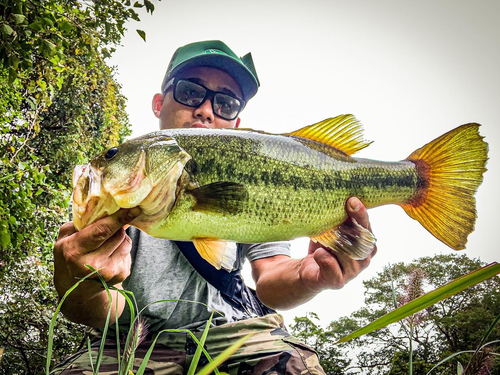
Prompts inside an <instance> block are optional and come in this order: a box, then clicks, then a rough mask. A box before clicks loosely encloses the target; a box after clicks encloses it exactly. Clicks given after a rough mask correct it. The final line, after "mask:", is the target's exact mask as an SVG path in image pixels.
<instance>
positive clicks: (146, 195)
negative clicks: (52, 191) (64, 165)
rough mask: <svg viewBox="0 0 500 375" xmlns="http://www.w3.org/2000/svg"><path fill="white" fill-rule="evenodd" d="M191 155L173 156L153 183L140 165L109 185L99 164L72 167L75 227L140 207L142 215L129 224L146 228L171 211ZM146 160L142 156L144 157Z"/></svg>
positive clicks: (81, 226) (84, 225)
mask: <svg viewBox="0 0 500 375" xmlns="http://www.w3.org/2000/svg"><path fill="white" fill-rule="evenodd" d="M190 158H191V157H190V156H189V155H188V154H187V153H186V152H184V151H182V152H180V153H179V154H178V155H177V158H175V159H176V160H173V159H174V158H172V159H171V160H170V161H169V168H167V170H166V172H165V173H164V175H163V176H161V177H160V178H156V179H155V181H154V183H153V179H152V178H150V176H148V175H147V174H146V172H145V169H144V168H142V167H140V168H138V169H136V170H135V172H134V174H133V175H131V178H130V179H129V180H128V181H127V182H126V183H123V184H120V185H118V186H116V185H115V186H111V185H110V184H109V183H107V181H106V179H105V173H104V171H103V170H102V168H98V167H96V166H95V165H93V164H92V162H90V163H88V164H86V165H77V166H75V168H74V170H73V196H72V213H73V225H74V226H75V228H76V229H77V230H81V229H83V228H85V227H86V226H88V225H90V224H92V223H94V222H96V221H97V220H99V219H101V218H103V217H106V216H110V215H112V214H114V213H115V212H117V211H118V210H119V209H121V208H125V209H127V208H133V207H139V208H141V212H142V213H141V215H140V216H139V217H137V218H136V219H135V220H134V221H133V222H132V223H131V224H132V225H134V226H136V227H138V228H139V229H143V230H147V228H148V227H150V226H151V225H154V224H155V223H156V221H157V220H158V219H159V218H162V217H166V216H168V215H169V214H170V211H171V210H172V208H173V206H174V203H175V201H176V192H177V184H178V180H179V179H180V177H181V175H182V173H183V171H184V166H185V164H186V163H187V161H188V160H189V159H190ZM144 160H145V158H144Z"/></svg>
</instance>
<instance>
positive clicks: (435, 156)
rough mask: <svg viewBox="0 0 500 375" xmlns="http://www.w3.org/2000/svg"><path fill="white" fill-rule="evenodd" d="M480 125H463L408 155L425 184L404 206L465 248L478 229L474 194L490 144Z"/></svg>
mask: <svg viewBox="0 0 500 375" xmlns="http://www.w3.org/2000/svg"><path fill="white" fill-rule="evenodd" d="M479 126H480V125H479V124H466V125H462V126H459V127H458V128H456V129H453V130H451V131H449V132H448V133H446V134H444V135H442V136H441V137H439V138H437V139H435V140H434V141H432V142H430V143H428V144H427V145H425V146H424V147H422V148H420V149H418V150H416V151H415V152H413V153H412V154H411V155H410V156H409V157H408V158H407V160H410V161H412V162H414V163H415V164H416V166H417V171H418V174H419V176H420V185H421V186H420V189H419V193H418V194H417V195H416V196H415V198H414V199H412V200H411V201H410V202H408V203H407V204H404V205H401V206H402V207H403V209H404V210H405V211H406V213H407V214H408V215H410V217H412V218H413V219H415V220H418V222H419V223H420V224H422V225H423V226H424V227H425V228H426V229H427V230H428V231H429V232H431V233H432V234H433V235H434V236H435V237H436V238H438V239H439V240H441V241H442V242H444V243H445V244H446V245H448V246H450V247H451V248H453V249H455V250H461V249H465V244H466V243H467V236H468V235H469V234H470V233H471V232H472V231H473V230H474V224H475V222H476V201H475V199H474V194H475V192H476V190H477V188H478V186H479V185H480V184H481V182H482V181H483V173H484V172H485V171H486V168H485V165H486V161H487V160H488V144H487V143H486V142H484V141H483V137H482V136H481V135H479Z"/></svg>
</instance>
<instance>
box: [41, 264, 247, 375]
mask: <svg viewBox="0 0 500 375" xmlns="http://www.w3.org/2000/svg"><path fill="white" fill-rule="evenodd" d="M87 267H88V268H89V269H90V270H91V271H92V272H91V273H89V274H88V275H87V276H85V277H84V278H82V279H80V280H78V282H76V283H75V285H73V286H72V287H71V288H70V289H69V290H68V291H67V292H66V293H65V294H64V296H63V298H61V301H60V302H59V304H58V306H57V308H56V311H55V313H54V316H53V317H52V319H51V322H50V326H49V337H48V345H47V362H46V369H45V373H46V375H50V362H51V358H52V348H53V342H54V326H55V323H56V320H57V317H58V314H59V312H60V310H61V306H62V304H63V303H64V301H65V300H66V298H67V297H68V295H69V294H70V293H71V292H72V291H73V290H75V289H76V288H77V287H78V286H79V285H80V284H81V283H82V282H84V281H85V280H89V281H94V282H100V283H102V285H103V287H104V288H105V290H106V293H107V294H108V298H109V301H110V303H109V309H108V314H107V316H106V322H105V325H104V328H103V330H102V338H101V343H100V346H99V349H98V351H97V357H96V359H95V363H94V359H93V357H92V347H91V345H92V343H91V342H90V339H89V338H87V348H88V351H89V361H90V367H91V368H92V373H93V374H94V375H98V374H99V368H100V365H101V361H102V356H103V352H104V344H105V341H106V337H107V334H108V329H109V322H110V317H111V307H112V303H113V301H112V296H111V290H113V291H117V292H118V293H120V294H121V295H122V296H123V297H124V298H125V300H126V301H127V304H128V306H129V309H130V317H131V318H130V326H129V330H128V332H127V338H126V340H125V344H124V345H121V343H120V329H119V324H118V319H117V321H116V324H115V329H116V332H115V333H116V340H117V345H116V346H117V364H118V374H119V375H133V374H134V372H133V367H134V359H135V351H136V349H137V348H138V346H139V344H140V343H141V341H142V339H143V338H144V337H145V336H146V334H147V324H146V321H145V320H144V319H143V318H142V313H143V312H144V310H145V309H146V308H147V307H149V306H151V305H153V304H156V303H164V302H189V303H199V304H202V305H204V306H207V305H205V304H203V303H201V302H196V301H187V300H174V299H172V300H170V299H169V300H160V301H155V302H152V303H150V304H148V305H147V306H145V307H144V308H143V309H141V310H140V311H138V312H137V310H138V307H137V303H136V301H135V298H134V295H133V293H132V292H129V291H124V290H121V289H118V288H115V287H113V286H109V285H108V284H107V283H106V282H105V281H104V279H102V277H101V275H100V274H99V270H96V269H94V268H92V267H90V266H87ZM95 275H97V277H98V278H99V280H96V279H95V278H92V277H93V276H95ZM136 312H137V314H136ZM215 313H218V314H220V313H219V312H217V311H213V312H212V314H211V316H210V318H209V320H208V321H207V324H206V327H205V329H204V331H203V333H202V335H201V337H200V339H198V338H197V337H196V335H195V334H194V333H193V332H192V331H190V330H187V329H165V330H162V331H160V332H157V333H156V334H155V338H154V340H153V342H152V344H151V345H150V347H149V349H148V351H147V352H146V355H145V356H144V358H143V360H142V362H141V364H140V366H139V369H138V370H137V372H136V373H135V375H143V374H144V372H145V370H146V367H147V364H148V362H149V358H150V357H151V354H152V353H153V350H154V347H155V344H156V341H157V340H158V338H159V336H160V335H161V334H162V333H165V332H170V333H187V334H188V335H189V336H190V337H191V338H192V339H193V341H194V342H195V343H196V345H197V348H196V351H195V354H194V356H193V359H192V361H191V364H190V366H189V369H188V375H194V374H195V372H196V369H197V368H198V364H199V361H200V358H201V355H202V353H203V354H204V355H205V357H206V358H207V360H208V364H207V365H205V366H204V367H203V368H202V369H201V370H200V371H199V372H198V375H206V374H210V373H212V372H214V373H215V374H220V375H224V374H225V373H221V372H219V371H218V369H217V366H219V365H220V364H222V363H223V362H224V361H226V360H227V359H228V358H229V357H230V356H231V355H232V354H234V353H235V352H236V351H237V350H238V349H239V348H240V347H241V346H242V345H243V344H244V343H245V342H246V341H247V340H248V339H249V338H250V337H251V336H252V334H248V335H246V336H244V337H242V338H241V339H240V340H238V341H237V342H235V343H234V344H233V345H231V346H230V347H228V348H227V349H226V350H224V351H223V352H222V353H220V354H219V355H218V356H217V357H216V358H214V359H213V358H212V357H211V356H210V354H209V353H208V352H207V351H206V349H205V348H204V346H205V341H206V339H207V337H208V333H209V329H210V324H211V322H212V318H213V316H214V314H215Z"/></svg>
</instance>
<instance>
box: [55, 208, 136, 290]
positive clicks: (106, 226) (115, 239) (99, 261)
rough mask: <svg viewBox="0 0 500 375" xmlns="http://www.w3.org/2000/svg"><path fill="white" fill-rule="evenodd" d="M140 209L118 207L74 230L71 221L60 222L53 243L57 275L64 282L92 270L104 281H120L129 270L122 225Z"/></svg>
mask: <svg viewBox="0 0 500 375" xmlns="http://www.w3.org/2000/svg"><path fill="white" fill-rule="evenodd" d="M140 212H141V211H140V209H138V208H137V209H131V210H120V211H118V212H116V213H115V214H113V215H111V216H109V217H105V218H103V219H101V220H98V221H97V222H95V223H94V224H91V225H89V226H88V227H86V228H84V229H82V230H81V231H79V232H77V231H76V229H75V228H74V226H73V224H72V223H66V224H64V225H63V226H62V227H61V229H60V231H59V239H58V240H57V242H56V244H55V246H54V261H55V265H56V266H57V268H58V270H60V272H58V274H60V275H63V276H62V277H64V278H66V279H67V281H68V283H69V281H71V280H73V279H74V278H75V277H83V276H85V275H87V274H88V273H89V272H90V269H89V268H88V267H87V266H86V265H90V266H92V267H94V268H96V269H100V268H102V270H101V271H99V273H100V274H101V276H103V278H104V279H105V280H106V281H109V280H113V282H115V281H116V282H121V281H123V279H124V278H126V277H127V276H128V273H129V272H130V250H131V248H132V244H131V241H130V238H129V237H128V236H127V235H126V234H125V230H124V229H123V226H124V225H126V224H127V223H129V222H131V221H132V220H133V219H134V218H136V217H137V216H138V215H139V214H140Z"/></svg>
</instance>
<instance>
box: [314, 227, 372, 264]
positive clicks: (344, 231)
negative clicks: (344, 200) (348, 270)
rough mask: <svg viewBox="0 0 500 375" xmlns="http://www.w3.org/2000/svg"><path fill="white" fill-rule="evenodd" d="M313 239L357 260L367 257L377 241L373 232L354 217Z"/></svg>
mask: <svg viewBox="0 0 500 375" xmlns="http://www.w3.org/2000/svg"><path fill="white" fill-rule="evenodd" d="M311 240H313V241H314V242H319V243H320V244H321V245H323V246H325V247H328V248H330V249H332V250H334V251H338V252H341V253H344V254H346V255H348V256H349V257H351V258H352V259H356V260H361V259H366V257H368V255H370V254H371V253H372V251H373V250H374V249H375V244H376V242H377V240H376V238H375V236H374V235H373V233H372V232H370V231H369V230H368V229H366V228H363V227H362V226H361V225H359V224H358V223H357V222H356V220H354V219H352V220H350V221H347V222H346V223H344V224H341V225H339V226H338V227H335V228H333V229H331V230H329V231H328V232H325V233H322V234H320V235H319V236H316V237H313V238H311Z"/></svg>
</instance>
